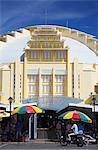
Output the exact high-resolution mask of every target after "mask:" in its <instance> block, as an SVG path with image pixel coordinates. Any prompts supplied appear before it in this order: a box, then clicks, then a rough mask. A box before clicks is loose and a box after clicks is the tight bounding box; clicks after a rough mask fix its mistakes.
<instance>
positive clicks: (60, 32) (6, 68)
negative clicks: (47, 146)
mask: <svg viewBox="0 0 98 150" xmlns="http://www.w3.org/2000/svg"><path fill="white" fill-rule="evenodd" d="M26 30H27V32H29V33H30V36H31V39H30V41H28V43H27V45H26V47H25V50H24V55H23V56H21V58H19V59H17V61H16V62H13V63H10V64H2V65H0V102H4V103H7V102H8V98H9V97H10V96H12V97H13V98H14V99H15V101H16V102H21V100H22V99H28V98H29V99H32V98H33V97H44V96H53V97H54V96H64V97H65V96H68V97H73V98H80V99H84V100H87V99H88V98H89V95H90V93H91V92H94V86H95V85H96V84H97V83H98V65H97V64H83V63H79V62H78V58H75V59H74V62H73V63H71V61H70V52H69V47H68V46H67V45H66V44H65V42H64V38H63V37H64V36H65V35H64V34H65V33H66V35H68V34H69V33H68V31H67V29H66V28H60V27H56V26H36V27H31V28H27V29H26ZM70 34H71V38H72V36H73V34H74V36H76V35H75V31H74V32H72V31H71V30H70ZM78 36H79V37H80V39H81V37H82V40H83V38H84V36H83V35H82V34H80V33H79V34H78ZM87 40H90V41H91V43H90V46H91V47H93V43H92V40H91V39H90V38H89V39H87ZM77 48H78V47H77ZM96 53H97V52H96Z"/></svg>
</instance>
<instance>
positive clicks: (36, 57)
mask: <svg viewBox="0 0 98 150" xmlns="http://www.w3.org/2000/svg"><path fill="white" fill-rule="evenodd" d="M29 57H30V58H33V59H38V52H33V51H30V52H29Z"/></svg>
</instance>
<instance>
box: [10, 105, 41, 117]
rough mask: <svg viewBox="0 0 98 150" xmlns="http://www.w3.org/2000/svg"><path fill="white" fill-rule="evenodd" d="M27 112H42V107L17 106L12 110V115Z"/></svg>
mask: <svg viewBox="0 0 98 150" xmlns="http://www.w3.org/2000/svg"><path fill="white" fill-rule="evenodd" d="M25 113H33V114H34V113H42V109H40V108H39V107H37V106H27V105H26V106H22V107H17V108H16V109H14V111H13V112H12V115H14V114H25Z"/></svg>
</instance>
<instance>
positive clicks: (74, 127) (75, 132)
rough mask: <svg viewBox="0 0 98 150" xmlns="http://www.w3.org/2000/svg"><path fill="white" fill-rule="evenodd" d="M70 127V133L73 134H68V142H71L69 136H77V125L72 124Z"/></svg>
mask: <svg viewBox="0 0 98 150" xmlns="http://www.w3.org/2000/svg"><path fill="white" fill-rule="evenodd" d="M72 124H73V125H72V127H71V129H72V131H73V133H70V134H68V138H69V141H71V136H74V135H77V134H78V126H77V124H76V123H75V122H74V123H73V122H72Z"/></svg>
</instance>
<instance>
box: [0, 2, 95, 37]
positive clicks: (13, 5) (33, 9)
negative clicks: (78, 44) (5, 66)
mask: <svg viewBox="0 0 98 150" xmlns="http://www.w3.org/2000/svg"><path fill="white" fill-rule="evenodd" d="M44 24H51V25H61V26H65V27H66V26H67V27H69V28H73V29H77V30H80V31H83V32H86V33H88V34H91V35H94V36H96V38H98V0H0V34H4V33H6V32H8V31H13V30H16V29H19V28H23V27H27V26H32V25H44Z"/></svg>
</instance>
